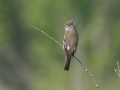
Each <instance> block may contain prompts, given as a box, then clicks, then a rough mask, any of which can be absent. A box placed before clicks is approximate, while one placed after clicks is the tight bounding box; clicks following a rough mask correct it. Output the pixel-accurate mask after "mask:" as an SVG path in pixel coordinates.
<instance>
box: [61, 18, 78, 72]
mask: <svg viewBox="0 0 120 90" xmlns="http://www.w3.org/2000/svg"><path fill="white" fill-rule="evenodd" d="M63 27H64V28H65V32H64V38H63V50H64V54H65V65H64V70H67V71H68V70H69V66H70V61H71V57H72V56H74V54H75V51H76V49H77V45H78V38H79V35H78V32H77V30H76V26H75V23H74V22H73V21H72V20H70V21H68V22H67V23H66V24H65V25H64V26H63Z"/></svg>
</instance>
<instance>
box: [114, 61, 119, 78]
mask: <svg viewBox="0 0 120 90" xmlns="http://www.w3.org/2000/svg"><path fill="white" fill-rule="evenodd" d="M116 64H117V67H118V70H116V69H115V68H114V70H115V72H116V73H117V75H118V76H119V77H120V69H119V63H118V61H117V63H116Z"/></svg>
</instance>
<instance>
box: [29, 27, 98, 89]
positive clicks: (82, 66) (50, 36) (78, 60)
mask: <svg viewBox="0 0 120 90" xmlns="http://www.w3.org/2000/svg"><path fill="white" fill-rule="evenodd" d="M31 26H32V27H33V28H34V29H36V30H38V31H40V32H42V33H43V34H45V35H46V36H47V37H49V38H50V39H52V40H53V41H55V42H56V43H57V44H59V45H60V46H61V47H62V44H60V43H59V42H58V41H57V40H55V39H54V38H52V37H51V36H49V35H48V34H46V33H45V32H43V31H42V30H40V29H38V28H36V27H35V26H33V25H31ZM73 57H74V58H75V60H77V61H78V62H79V63H80V64H81V66H82V67H83V69H84V70H85V71H86V72H87V73H88V75H89V76H90V78H91V79H92V81H93V83H94V84H95V86H96V88H97V89H98V90H100V88H99V85H98V84H97V83H96V81H95V79H94V78H93V76H92V74H90V72H89V71H88V69H87V68H86V67H85V66H84V65H83V64H82V62H81V61H80V60H79V59H78V58H77V57H76V56H73Z"/></svg>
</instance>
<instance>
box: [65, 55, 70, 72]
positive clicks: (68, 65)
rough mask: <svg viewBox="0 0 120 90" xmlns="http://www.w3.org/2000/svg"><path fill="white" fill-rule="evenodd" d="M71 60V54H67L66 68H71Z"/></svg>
mask: <svg viewBox="0 0 120 90" xmlns="http://www.w3.org/2000/svg"><path fill="white" fill-rule="evenodd" d="M70 61H71V56H67V57H66V60H65V66H64V70H67V71H68V70H69V67H70Z"/></svg>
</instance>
